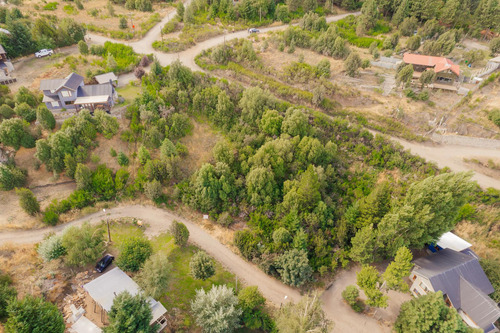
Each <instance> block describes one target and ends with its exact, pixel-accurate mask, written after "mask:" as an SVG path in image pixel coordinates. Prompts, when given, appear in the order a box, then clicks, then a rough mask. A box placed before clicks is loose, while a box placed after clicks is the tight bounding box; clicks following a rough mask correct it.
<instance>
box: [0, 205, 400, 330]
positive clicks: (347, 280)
mask: <svg viewBox="0 0 500 333" xmlns="http://www.w3.org/2000/svg"><path fill="white" fill-rule="evenodd" d="M119 217H135V218H138V219H141V220H143V221H144V222H146V223H147V224H148V225H149V226H148V227H147V228H146V235H147V236H148V237H151V236H154V235H158V234H160V233H162V232H164V231H166V230H168V228H169V226H170V224H171V223H172V221H173V220H177V221H181V222H183V223H184V224H185V225H186V226H187V228H188V229H189V233H190V236H189V241H190V242H192V243H194V244H196V245H197V246H199V247H200V248H202V249H203V250H205V251H207V253H209V254H210V255H211V256H213V257H214V258H215V259H216V260H217V261H218V262H220V263H221V264H222V265H223V266H224V267H225V268H227V269H228V270H229V271H231V272H233V273H234V274H236V275H237V276H238V278H239V279H241V280H243V281H244V283H245V284H247V285H255V286H258V287H259V289H260V291H261V292H262V294H263V295H264V296H265V297H266V299H268V300H269V301H271V302H273V303H274V304H275V305H276V306H280V305H281V304H282V303H284V302H287V301H294V302H297V301H298V300H299V299H300V297H301V295H300V293H299V292H298V291H297V290H296V289H293V288H290V287H288V286H286V285H284V284H283V283H281V282H280V281H278V280H276V279H274V278H272V277H270V276H268V275H266V274H265V273H264V272H262V271H261V270H260V269H259V268H257V267H256V266H255V265H253V264H251V263H249V262H247V261H246V260H244V259H243V258H241V257H239V256H238V255H236V254H234V253H233V252H232V251H231V250H230V249H229V248H227V247H226V246H224V245H222V244H221V243H220V242H219V241H218V240H217V239H215V238H214V237H212V236H211V235H210V234H208V233H207V232H206V231H204V230H203V229H202V228H200V227H199V226H198V225H197V224H195V223H193V222H191V221H188V220H186V219H184V218H182V217H179V216H177V215H175V214H172V213H170V212H168V211H165V210H162V209H159V208H155V207H150V206H141V205H128V206H121V207H116V208H112V209H109V210H107V211H106V213H103V212H98V213H94V214H91V215H88V216H86V217H83V218H80V219H78V220H75V221H73V222H70V223H67V224H64V225H58V226H55V227H49V228H44V229H40V230H28V231H16V232H4V233H2V234H0V245H2V244H5V243H19V244H30V243H36V242H39V241H41V240H42V239H43V237H44V235H45V234H47V233H48V232H55V233H61V232H62V230H63V229H64V228H66V227H67V226H70V225H81V224H82V223H83V222H85V221H89V222H91V223H96V222H99V221H101V220H103V219H105V218H119ZM342 274H343V275H341V278H339V279H337V280H336V281H335V282H334V284H333V286H332V287H331V288H330V289H329V290H328V291H327V292H326V293H325V294H324V295H323V301H324V306H323V309H324V311H325V313H326V314H327V315H328V316H329V317H330V318H331V319H332V320H333V321H334V322H335V328H334V332H335V333H336V332H338V333H343V332H353V333H358V332H359V333H361V332H372V333H379V332H390V329H389V326H387V325H380V324H379V322H378V321H377V320H376V319H374V318H373V317H369V316H361V315H358V314H356V313H355V312H354V311H352V310H350V309H349V308H348V306H347V305H346V304H344V303H342V302H341V301H339V300H340V299H341V296H340V294H341V292H342V290H343V289H344V287H345V285H347V284H353V283H355V272H354V271H353V272H351V273H348V272H346V273H342ZM285 296H287V298H286V300H285Z"/></svg>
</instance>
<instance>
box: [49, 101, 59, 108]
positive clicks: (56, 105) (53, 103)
mask: <svg viewBox="0 0 500 333" xmlns="http://www.w3.org/2000/svg"><path fill="white" fill-rule="evenodd" d="M50 104H51V105H52V107H53V108H58V107H59V102H57V101H56V102H50Z"/></svg>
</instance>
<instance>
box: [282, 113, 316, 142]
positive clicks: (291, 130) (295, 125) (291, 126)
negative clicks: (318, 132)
mask: <svg viewBox="0 0 500 333" xmlns="http://www.w3.org/2000/svg"><path fill="white" fill-rule="evenodd" d="M309 131H310V126H309V119H308V116H307V115H306V113H305V111H304V110H301V109H295V108H289V109H288V110H286V113H285V119H283V123H282V125H281V132H282V133H287V134H289V135H290V136H297V135H298V136H301V137H302V136H305V135H307V134H308V133H309Z"/></svg>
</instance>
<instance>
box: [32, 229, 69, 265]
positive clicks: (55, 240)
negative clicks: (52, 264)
mask: <svg viewBox="0 0 500 333" xmlns="http://www.w3.org/2000/svg"><path fill="white" fill-rule="evenodd" d="M37 252H38V254H39V255H40V257H42V259H43V260H44V261H47V262H48V261H51V260H54V259H58V258H60V257H62V256H63V255H65V254H66V248H65V247H64V246H63V245H62V236H59V235H52V236H50V237H49V238H46V239H44V240H43V241H42V242H40V244H38V249H37Z"/></svg>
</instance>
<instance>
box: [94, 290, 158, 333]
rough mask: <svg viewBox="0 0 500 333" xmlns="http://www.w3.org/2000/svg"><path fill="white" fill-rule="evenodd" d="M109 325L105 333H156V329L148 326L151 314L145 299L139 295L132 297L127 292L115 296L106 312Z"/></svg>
mask: <svg viewBox="0 0 500 333" xmlns="http://www.w3.org/2000/svg"><path fill="white" fill-rule="evenodd" d="M108 318H109V325H108V326H107V327H104V329H103V332H105V333H134V332H141V333H156V331H157V328H156V327H154V326H149V323H150V321H151V319H153V314H152V312H151V306H150V305H149V301H148V300H147V298H146V297H145V296H144V295H143V294H141V293H139V294H137V295H135V296H132V295H131V294H130V293H129V292H128V291H126V290H125V291H123V292H121V293H119V294H118V295H116V297H115V299H114V300H113V305H112V306H111V310H110V311H109V312H108Z"/></svg>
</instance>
